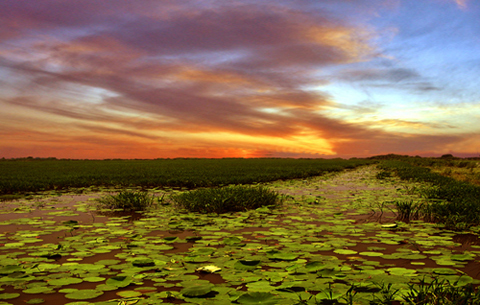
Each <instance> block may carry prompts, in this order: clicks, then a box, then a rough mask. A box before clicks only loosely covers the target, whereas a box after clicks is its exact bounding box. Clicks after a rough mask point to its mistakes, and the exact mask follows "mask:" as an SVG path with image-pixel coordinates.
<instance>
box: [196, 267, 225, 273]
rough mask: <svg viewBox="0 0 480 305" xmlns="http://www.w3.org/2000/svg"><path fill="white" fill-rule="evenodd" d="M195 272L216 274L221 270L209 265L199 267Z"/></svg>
mask: <svg viewBox="0 0 480 305" xmlns="http://www.w3.org/2000/svg"><path fill="white" fill-rule="evenodd" d="M195 270H196V271H200V272H206V273H215V272H218V271H220V270H222V268H219V267H217V266H214V265H209V266H203V267H199V268H197V269H195Z"/></svg>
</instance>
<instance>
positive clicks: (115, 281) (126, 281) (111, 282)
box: [105, 276, 132, 288]
mask: <svg viewBox="0 0 480 305" xmlns="http://www.w3.org/2000/svg"><path fill="white" fill-rule="evenodd" d="M131 283H132V278H131V277H129V276H113V277H111V278H109V279H108V280H107V281H106V282H105V284H106V285H108V286H114V287H117V288H123V287H127V286H128V285H130V284H131Z"/></svg>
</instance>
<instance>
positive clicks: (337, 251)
mask: <svg viewBox="0 0 480 305" xmlns="http://www.w3.org/2000/svg"><path fill="white" fill-rule="evenodd" d="M376 173H377V169H376V168H375V166H367V167H362V168H359V169H355V170H351V171H345V172H342V173H337V174H328V175H325V176H322V177H316V178H310V179H303V180H289V181H278V182H274V183H269V184H267V186H268V187H270V188H271V189H273V190H275V191H277V192H279V193H281V194H284V195H285V203H284V205H283V206H282V207H281V208H279V209H275V210H270V209H267V208H261V209H258V210H256V211H247V212H241V213H231V214H222V215H202V214H196V213H186V212H183V211H179V210H177V209H176V208H175V207H174V206H172V205H158V206H155V207H153V208H152V209H151V210H148V211H146V212H142V213H138V212H137V213H133V214H128V213H120V214H119V213H116V212H113V211H106V210H102V211H98V210H97V208H96V206H95V199H96V198H100V197H102V196H106V195H107V194H108V192H106V191H105V192H98V193H91V194H69V193H66V194H62V195H60V196H53V195H39V196H37V197H36V198H32V199H29V200H19V201H13V202H5V203H1V204H0V210H1V214H0V284H1V289H3V291H0V300H3V302H4V303H2V301H0V304H40V303H42V300H43V303H44V304H71V305H86V304H158V303H162V304H231V303H232V302H239V303H241V304H251V302H250V303H249V298H250V297H254V298H257V300H258V299H259V298H260V299H261V298H265V302H264V303H265V304H296V303H298V302H299V301H300V300H307V299H308V300H310V301H309V302H306V304H307V303H308V304H315V302H316V301H321V300H322V299H325V298H327V297H328V296H327V295H329V296H330V297H333V296H335V297H336V298H337V299H340V298H342V297H345V296H346V295H347V293H348V289H349V288H350V287H351V286H352V285H355V286H356V287H357V288H356V290H357V291H358V293H357V294H356V295H355V302H356V303H357V304H368V302H369V301H370V300H372V298H374V297H376V295H379V294H380V295H381V292H379V290H380V289H379V287H381V286H382V285H387V284H390V283H391V284H392V285H393V287H394V288H395V289H398V293H397V294H396V298H397V299H398V300H400V299H401V294H402V293H405V292H406V291H408V284H411V283H415V282H418V281H419V280H423V279H425V280H427V281H429V280H432V279H434V278H441V279H446V280H448V281H450V282H451V283H456V284H457V285H458V286H462V285H467V284H470V283H473V284H475V285H477V284H478V283H480V281H479V279H480V263H479V261H478V255H479V254H480V240H479V238H478V228H473V229H472V230H471V231H468V232H453V231H447V230H443V229H442V228H441V227H440V226H438V225H436V224H431V223H424V222H423V221H420V220H414V221H411V222H410V223H404V222H399V221H396V216H397V215H396V210H395V208H394V204H393V201H395V200H414V201H421V200H423V199H422V198H421V197H419V195H418V194H416V193H415V192H413V191H412V190H414V189H420V188H422V187H424V186H422V185H419V184H412V183H405V182H400V181H399V180H396V179H393V178H392V179H388V180H377V179H376V178H375V175H376ZM388 224H396V227H393V228H388V227H386V226H385V225H388ZM210 272H211V273H210ZM255 293H257V294H255ZM329 293H330V294H329ZM269 302H270V303H269ZM271 302H273V303H271Z"/></svg>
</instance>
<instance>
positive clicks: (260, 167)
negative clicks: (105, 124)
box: [0, 159, 373, 194]
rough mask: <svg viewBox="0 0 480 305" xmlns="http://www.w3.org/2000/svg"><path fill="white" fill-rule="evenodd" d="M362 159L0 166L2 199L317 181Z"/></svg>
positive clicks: (12, 163)
mask: <svg viewBox="0 0 480 305" xmlns="http://www.w3.org/2000/svg"><path fill="white" fill-rule="evenodd" d="M372 162H373V161H371V160H365V159H350V160H343V159H333V160H325V159H300V160H296V159H159V160H101V161H100V160H50V159H48V160H35V159H23V160H2V161H0V194H14V193H25V192H38V191H47V190H65V189H69V188H87V187H91V186H106V187H133V186H136V187H145V188H154V187H159V188H161V187H186V188H196V187H209V186H221V185H228V184H251V183H259V182H266V181H274V180H279V179H294V178H306V177H311V176H318V175H321V174H323V173H326V172H332V171H342V170H344V169H348V168H355V167H358V166H360V165H365V164H370V163H372Z"/></svg>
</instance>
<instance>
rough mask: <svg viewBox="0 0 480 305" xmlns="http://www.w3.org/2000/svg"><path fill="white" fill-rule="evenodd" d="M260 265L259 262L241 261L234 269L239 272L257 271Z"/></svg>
mask: <svg viewBox="0 0 480 305" xmlns="http://www.w3.org/2000/svg"><path fill="white" fill-rule="evenodd" d="M259 265H260V261H259V260H239V261H237V262H236V263H235V264H234V265H233V267H234V268H235V269H238V270H255V269H257V267H258V266H259Z"/></svg>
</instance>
